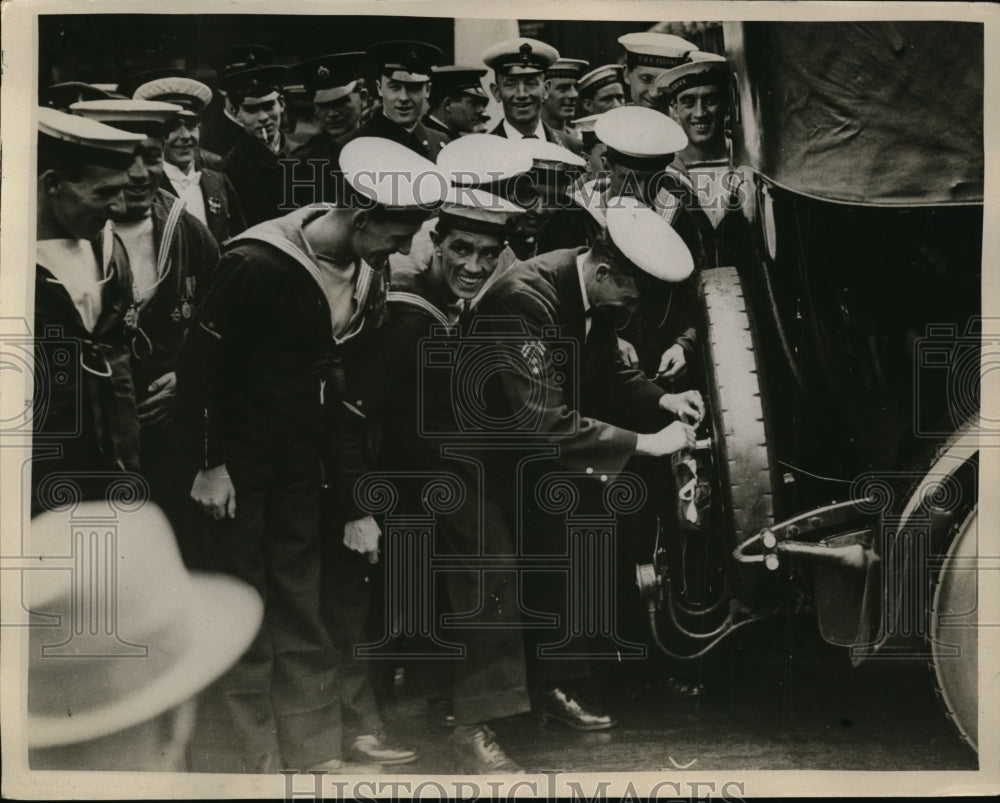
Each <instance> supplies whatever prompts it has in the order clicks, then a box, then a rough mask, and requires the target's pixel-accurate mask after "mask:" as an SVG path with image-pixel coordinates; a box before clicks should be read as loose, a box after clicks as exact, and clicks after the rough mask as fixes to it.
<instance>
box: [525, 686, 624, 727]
mask: <svg viewBox="0 0 1000 803" xmlns="http://www.w3.org/2000/svg"><path fill="white" fill-rule="evenodd" d="M536 706H537V710H538V714H539V716H540V717H541V720H542V724H543V725H544V724H546V723H547V722H548V721H549V720H550V719H554V720H555V721H556V722H561V723H562V724H563V725H566V726H567V727H569V728H573V729H574V730H578V731H602V730H607V729H608V728H613V727H615V725H617V724H618V720H616V719H615V718H614V717H613V716H611V714H608V713H606V712H604V711H600V710H598V709H596V708H594V707H593V706H590V707H588V706H587V705H585V704H584V703H583V701H582V700H581V699H580V698H579V697H578V696H577V695H576V693H574V692H573V691H570V690H569V689H563V688H561V687H559V686H551V687H549V688H547V689H544V690H542V691H541V692H540V693H539V695H538V699H537V703H536Z"/></svg>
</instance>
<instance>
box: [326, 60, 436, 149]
mask: <svg viewBox="0 0 1000 803" xmlns="http://www.w3.org/2000/svg"><path fill="white" fill-rule="evenodd" d="M365 52H366V54H367V56H368V60H369V61H371V62H372V63H373V64H375V65H376V68H377V70H378V83H377V84H376V88H377V90H378V96H379V98H380V100H381V106H380V108H379V110H378V111H376V112H375V114H374V115H373V116H372V119H371V120H370V121H369V122H367V123H366V124H365V125H363V126H362V127H361V128H360V129H359V130H358V131H355V132H354V133H353V134H349V135H348V136H346V137H342V138H341V139H340V143H341V144H342V145H343V144H345V143H347V142H349V141H350V140H351V139H352V138H354V137H356V136H361V137H384V138H385V139H390V140H392V141H393V142H398V143H399V144H400V145H405V146H406V147H407V148H409V149H410V150H412V151H413V152H414V153H417V154H419V155H420V156H423V157H424V158H425V159H431V160H434V159H436V158H437V155H438V153H440V152H441V148H442V147H443V146H444V144H445V143H446V142H447V141H448V138H447V137H446V136H445V135H444V134H442V133H441V132H440V131H435V130H433V129H428V128H426V127H425V126H424V124H423V123H422V122H421V118H423V116H424V114H426V112H427V104H428V101H429V98H430V92H431V68H432V67H433V66H434V65H435V64H437V63H438V62H439V61H440V60H441V58H442V56H443V54H442V52H441V50H440V49H439V48H437V47H435V46H434V45H429V44H427V43H426V42H379V43H378V44H374V45H372V46H371V47H369V48H368V50H366V51H365ZM370 167H376V165H374V164H373V165H370Z"/></svg>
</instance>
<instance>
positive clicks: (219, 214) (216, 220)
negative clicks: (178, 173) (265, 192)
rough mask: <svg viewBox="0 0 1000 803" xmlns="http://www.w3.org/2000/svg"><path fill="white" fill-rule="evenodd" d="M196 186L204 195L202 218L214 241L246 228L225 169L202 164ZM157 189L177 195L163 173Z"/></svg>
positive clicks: (220, 241) (221, 241)
mask: <svg viewBox="0 0 1000 803" xmlns="http://www.w3.org/2000/svg"><path fill="white" fill-rule="evenodd" d="M198 186H199V189H200V190H201V196H202V198H204V199H205V221H206V223H207V224H208V230H209V231H210V232H212V236H213V237H214V238H215V241H216V242H217V243H219V244H220V245H221V244H222V243H224V242H225V241H226V240H228V239H229V238H230V237H234V236H236V235H237V234H239V233H240V232H241V231H243V229H245V228H246V221H244V219H243V205H242V204H241V203H240V197H239V195H237V194H236V188H235V187H234V186H233V182H232V181H230V180H229V177H228V176H226V175H225V173H221V172H219V171H218V170H213V169H211V168H209V167H202V168H201V179H200V182H199V185H198ZM160 189H162V190H166V191H167V192H169V193H170V194H171V195H177V196H179V195H180V193H178V192H177V188H176V187H174V185H173V184H171V183H170V179H169V178H167V176H166V175H164V176H163V180H162V181H161V182H160Z"/></svg>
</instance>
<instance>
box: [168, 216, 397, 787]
mask: <svg viewBox="0 0 1000 803" xmlns="http://www.w3.org/2000/svg"><path fill="white" fill-rule="evenodd" d="M322 214H325V210H302V211H301V212H300V213H296V214H292V215H287V216H285V217H283V218H281V219H279V220H274V221H270V222H268V223H265V224H263V225H260V226H257V227H254V228H253V229H250V230H248V231H247V232H245V233H244V234H243V235H241V236H240V237H238V238H236V239H234V240H233V241H231V242H230V244H229V246H228V247H227V250H226V252H225V254H224V255H223V257H222V259H221V260H220V262H219V264H218V266H217V268H216V270H215V271H214V274H213V279H212V284H211V287H210V288H209V290H208V294H207V296H206V297H205V300H204V302H203V304H202V306H201V308H200V310H199V312H198V314H197V316H196V318H195V320H194V322H193V326H192V330H191V337H190V338H189V339H188V341H187V344H186V347H185V349H184V352H183V357H182V360H181V365H180V369H179V371H178V374H179V391H180V393H181V396H182V400H181V403H182V407H183V409H184V410H185V412H186V413H187V414H188V415H190V416H191V418H189V420H193V422H196V423H195V424H194V426H195V427H197V426H198V423H200V424H201V427H200V435H199V437H200V440H201V445H202V448H201V465H202V467H205V468H210V467H215V466H219V465H222V464H225V466H226V468H227V470H228V472H229V475H230V476H231V478H232V482H233V486H234V487H235V490H236V505H237V515H236V518H235V519H224V520H221V521H208V520H207V521H206V524H207V529H208V530H209V532H207V533H206V535H205V538H206V547H207V549H206V551H207V552H208V561H207V562H208V568H211V569H215V570H221V571H226V572H230V573H232V574H234V575H236V576H238V577H241V578H243V579H245V580H246V581H247V582H250V583H251V584H253V585H254V586H255V587H256V588H257V589H258V590H259V591H260V592H261V593H262V595H263V596H264V597H265V600H266V610H265V618H264V625H263V627H262V629H261V631H260V633H259V634H258V637H257V639H256V640H255V642H254V644H253V645H252V646H251V648H250V649H249V651H248V652H247V654H246V655H245V656H244V657H243V658H242V659H241V660H240V662H239V663H237V664H236V666H234V667H233V668H232V669H231V670H230V671H229V672H228V673H227V674H226V675H225V676H224V677H223V678H222V679H220V680H219V681H218V682H217V683H216V684H215V685H214V686H213V687H212V688H211V690H210V692H209V693H208V694H207V695H206V699H205V701H204V705H203V707H202V715H201V717H200V721H199V728H198V730H197V732H196V734H195V746H194V749H193V751H192V754H193V755H194V757H195V758H194V763H195V769H200V770H203V771H213V770H214V771H231V772H232V771H235V772H240V771H242V772H271V771H275V770H277V769H279V768H282V767H310V766H315V765H317V764H319V763H321V762H324V761H326V760H328V759H330V758H331V757H336V756H337V755H338V754H339V752H340V742H341V735H342V734H341V725H340V699H339V697H338V691H339V689H338V684H337V682H336V679H335V661H334V659H333V645H332V643H331V640H330V637H329V635H328V634H327V632H326V630H325V627H324V623H323V622H322V621H321V617H320V582H321V570H320V554H321V542H322V541H323V540H324V538H328V537H337V538H340V537H342V535H341V534H337V535H336V536H331V535H329V534H327V535H325V536H324V535H322V534H321V529H320V507H321V484H322V481H323V474H322V461H323V457H324V449H325V446H326V444H327V443H328V438H327V437H326V435H325V430H324V422H325V421H326V417H325V415H324V412H323V407H324V404H334V405H339V404H340V398H339V395H338V392H337V391H338V388H340V387H342V379H341V375H340V372H339V369H338V365H339V354H338V351H339V349H340V348H342V347H343V346H344V344H345V343H346V342H349V341H350V340H352V339H354V338H356V337H359V336H361V335H362V334H363V333H365V332H367V331H368V330H369V329H370V328H371V327H376V326H378V325H379V323H380V321H381V318H382V314H383V311H384V304H385V284H384V276H383V275H382V274H381V273H379V272H377V271H374V270H373V269H372V268H370V267H369V266H368V265H366V264H364V263H362V262H360V261H359V262H358V263H357V265H356V271H357V272H356V274H355V281H354V301H355V307H354V310H353V313H352V315H351V317H350V320H349V321H348V322H347V323H346V325H345V326H344V327H343V330H342V331H340V332H338V333H336V336H335V333H334V330H333V322H332V321H331V309H330V305H329V303H328V301H327V299H326V296H325V294H324V292H323V290H321V287H320V284H319V282H320V281H321V273H318V272H319V271H321V268H320V266H319V264H318V263H317V262H316V260H315V258H314V257H313V256H312V255H311V250H310V249H309V246H308V244H307V243H306V241H305V239H304V237H303V234H302V226H303V225H304V224H305V223H306V222H307V221H308V220H310V219H311V218H312V217H314V216H317V215H322Z"/></svg>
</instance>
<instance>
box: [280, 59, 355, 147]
mask: <svg viewBox="0 0 1000 803" xmlns="http://www.w3.org/2000/svg"><path fill="white" fill-rule="evenodd" d="M364 59H365V54H364V53H363V52H351V53H331V54H330V55H327V56H320V57H319V58H315V59H309V60H308V61H303V62H300V63H298V64H294V65H292V66H291V67H289V68H288V75H287V77H286V79H287V81H288V83H290V84H302V86H303V88H304V90H305V93H306V95H307V96H308V98H309V101H310V102H311V103H312V105H313V113H314V115H315V118H316V123H317V125H318V127H319V132H318V133H317V134H315V135H314V136H313V137H311V138H310V139H309V140H308V141H307V142H305V143H304V144H303V145H300V146H299V147H298V148H296V149H295V150H294V151H293V152H292V155H293V156H295V157H296V158H297V159H300V160H302V159H323V158H331V155H332V154H331V152H330V147H331V144H332V143H333V141H334V140H336V139H338V138H340V137H343V136H346V135H348V134H350V133H352V132H354V131H357V130H358V128H360V127H361V112H362V110H363V109H364V107H365V104H366V102H367V100H368V90H366V89H365V85H364V81H363V80H362V78H361V68H362V65H363V63H364Z"/></svg>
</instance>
